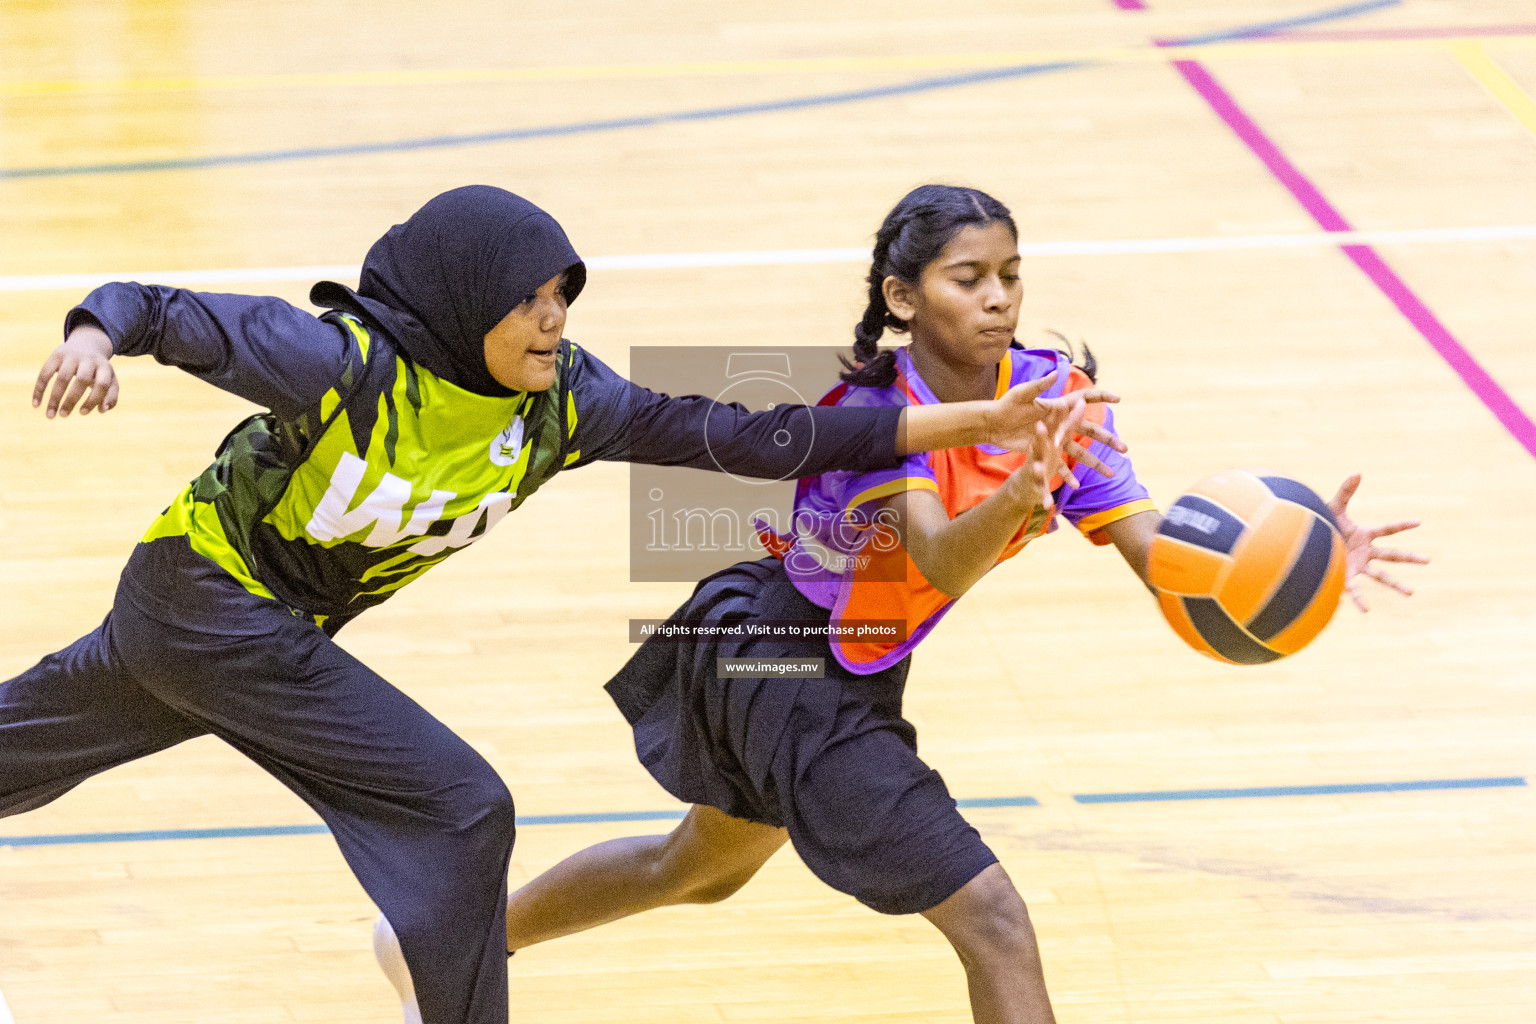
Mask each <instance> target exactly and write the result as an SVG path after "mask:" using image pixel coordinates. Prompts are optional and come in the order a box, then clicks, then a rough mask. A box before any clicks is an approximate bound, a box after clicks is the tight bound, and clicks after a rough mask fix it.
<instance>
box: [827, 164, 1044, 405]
mask: <svg viewBox="0 0 1536 1024" xmlns="http://www.w3.org/2000/svg"><path fill="white" fill-rule="evenodd" d="M998 221H1001V222H1002V223H1004V224H1006V225H1008V230H1009V232H1010V233H1012V235H1013V237H1014V239H1015V240H1017V239H1018V237H1019V229H1018V228H1017V227H1016V226H1015V225H1014V223H1013V214H1011V213H1009V212H1008V207H1006V206H1004V205H1003V204H1002V203H1000V202H998V201H997V200H996V199H993V198H992V197H991V196H989V195H987V194H986V193H985V192H980V191H977V190H976V189H974V188H961V187H959V186H956V185H920V186H918V187H917V188H915V189H913V190H912V191H911V192H908V193H907V194H906V195H905V196H903V197H902V200H901V202H899V203H897V204H896V206H895V208H894V209H892V210H891V212H890V213H888V214H886V215H885V223H883V224H881V225H880V231H879V232H878V233H877V234H876V235H875V251H874V255H873V259H872V260H871V263H870V268H869V278H868V280H869V305H868V306H866V307H865V309H864V316H863V317H862V318H861V319H860V320H859V322H858V323H857V324H855V325H854V328H853V339H854V341H853V358H854V362H849V361H848V360H847V359H842V363H843V366H844V367H846V370H845V371H844V372H843V373H842V374H841V376H842V379H843V380H845V381H847V382H848V383H849V384H855V385H858V386H860V387H869V388H888V387H890V386H891V385H892V384H894V383H895V382H896V353H895V352H894V351H892V350H890V349H886V350H885V351H883V352H882V351H881V350H880V337H881V335H883V334H884V333H885V332H886V331H887V330H891V331H895V332H897V333H901V332H903V331H905V330H906V329H907V322H906V321H905V320H900V319H898V318H897V317H896V315H895V314H893V313H892V312H891V310H890V307H888V306H887V305H886V304H885V290H884V285H885V279H886V278H887V277H896V278H899V279H900V280H902V281H905V282H907V283H908V284H911V285H915V284H917V282H918V279H919V278H921V277H922V274H923V268H924V267H926V266H927V265H928V264H930V263H932V262H933V261H934V260H935V259H937V258H938V256H939V253H941V252H943V251H944V247H945V246H946V245H948V244H949V243H950V241H951V240H953V239H954V237H955V236H956V235H957V234H959V233H960V230H961V229H962V228H966V227H970V226H971V225H977V226H984V225H987V224H992V223H995V222H998ZM839 358H842V357H839Z"/></svg>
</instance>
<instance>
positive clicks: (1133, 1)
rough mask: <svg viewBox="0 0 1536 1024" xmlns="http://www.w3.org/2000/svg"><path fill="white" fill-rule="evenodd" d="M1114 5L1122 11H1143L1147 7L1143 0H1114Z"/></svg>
mask: <svg viewBox="0 0 1536 1024" xmlns="http://www.w3.org/2000/svg"><path fill="white" fill-rule="evenodd" d="M1115 6H1116V7H1118V8H1120V9H1121V10H1122V11H1144V10H1146V9H1147V5H1146V3H1145V0H1115Z"/></svg>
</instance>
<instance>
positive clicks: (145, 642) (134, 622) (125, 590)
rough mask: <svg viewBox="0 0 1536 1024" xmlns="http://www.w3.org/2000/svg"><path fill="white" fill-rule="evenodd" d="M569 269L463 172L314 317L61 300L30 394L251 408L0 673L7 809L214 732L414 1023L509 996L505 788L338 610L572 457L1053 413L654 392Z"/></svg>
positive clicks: (911, 444)
mask: <svg viewBox="0 0 1536 1024" xmlns="http://www.w3.org/2000/svg"><path fill="white" fill-rule="evenodd" d="M585 279H586V268H585V266H584V265H583V264H582V262H581V260H580V258H579V257H578V256H577V255H576V253H575V251H574V250H573V249H572V247H571V245H570V242H569V241H568V240H567V239H566V236H565V233H564V232H563V231H562V230H561V229H560V226H559V225H558V224H557V223H556V222H555V221H554V219H553V218H551V217H550V216H549V215H548V214H547V213H545V212H544V211H542V210H540V209H539V208H538V207H536V206H534V205H533V204H532V203H529V202H528V201H527V200H524V199H520V198H519V197H517V196H514V195H512V194H511V193H508V192H505V191H502V190H500V189H496V188H491V187H488V186H472V187H468V188H461V189H455V190H453V191H451V192H448V193H445V194H443V195H441V196H438V197H437V198H435V199H433V200H432V201H431V202H429V203H428V204H427V205H426V206H424V207H423V208H422V209H421V210H420V211H418V212H417V213H416V214H415V215H414V216H412V217H411V218H410V219H409V220H408V221H406V222H405V223H404V224H400V225H397V226H395V227H394V228H391V229H390V231H389V232H388V233H387V234H385V236H384V237H383V238H381V239H380V240H379V241H378V242H377V243H376V244H375V245H374V246H373V248H372V249H371V250H370V251H369V253H368V257H367V260H366V261H365V263H364V267H363V273H362V279H361V283H360V286H359V288H358V290H357V291H355V292H354V291H352V290H351V289H348V288H345V287H343V286H341V285H338V284H334V283H331V282H322V283H321V284H318V285H316V286H315V288H314V290H313V292H312V293H311V299H312V300H313V301H314V302H315V303H316V304H317V305H321V306H325V307H328V312H326V313H324V314H323V315H322V316H320V317H318V318H316V317H315V316H312V315H311V314H309V313H307V312H305V311H303V310H300V309H298V308H296V307H294V306H291V305H289V304H288V303H286V302H284V301H282V300H280V299H276V298H261V297H253V296H243V295H215V294H203V293H196V292H189V291H183V290H179V289H172V288H164V287H149V286H143V285H138V284H124V283H118V284H109V285H106V286H104V287H102V288H98V289H97V290H96V291H94V292H92V293H91V294H90V295H89V296H88V297H87V298H86V299H85V301H84V302H83V303H81V304H80V305H79V306H77V307H75V308H74V309H73V310H71V311H70V313H69V315H68V317H67V318H66V321H65V335H66V340H65V342H64V344H63V345H61V346H60V347H59V348H58V349H56V350H55V351H54V352H53V354H52V355H50V356H49V357H48V359H47V361H46V362H45V363H44V365H43V368H42V371H41V373H40V374H39V376H38V380H37V385H36V388H35V390H34V393H33V404H34V405H41V404H43V402H44V400H45V398H46V400H47V401H46V404H47V415H48V416H49V417H50V418H51V417H53V416H54V415H56V414H61V415H65V416H67V415H69V414H70V412H71V410H73V409H74V408H76V407H77V405H78V408H79V411H80V412H81V414H82V415H84V414H87V413H89V412H91V411H92V410H100V411H102V412H106V411H108V410H110V409H112V408H113V407H114V406H115V405H116V403H117V394H118V385H117V381H116V377H115V375H114V373H113V370H112V366H111V362H110V360H111V358H112V356H114V355H142V354H151V355H153V356H154V357H155V358H156V359H157V360H159V361H160V362H162V363H168V364H170V365H173V366H179V367H181V368H182V369H184V370H186V371H188V372H189V373H192V374H193V375H195V376H197V377H200V378H202V379H203V380H206V381H208V382H209V383H211V384H214V385H216V386H218V387H220V388H223V389H225V390H227V391H230V392H233V393H234V394H237V395H240V396H242V397H244V398H247V399H249V400H250V401H252V402H255V403H256V404H258V405H260V406H262V407H263V409H264V410H265V411H263V412H260V413H257V414H256V415H254V416H251V417H250V418H248V419H247V420H245V421H244V422H242V423H240V424H239V425H237V426H236V427H235V429H234V430H232V431H231V432H230V434H229V436H228V437H227V438H226V439H225V441H224V443H223V444H222V445H221V446H220V448H219V450H218V452H217V454H216V457H215V460H214V462H213V464H212V465H211V466H209V467H208V469H207V470H206V471H205V472H203V474H202V475H201V476H199V477H198V478H197V479H196V480H194V481H193V482H192V483H191V484H189V485H188V486H187V487H186V488H185V489H184V490H183V491H182V492H181V493H180V494H179V495H178V496H177V497H176V498H175V500H174V501H173V502H172V503H171V505H170V506H169V507H168V508H167V509H166V511H165V512H164V513H163V514H162V515H161V516H160V517H159V519H157V520H156V521H155V522H154V524H152V525H151V527H150V528H149V530H148V532H147V533H146V534H145V535H144V539H143V541H142V542H141V543H140V544H139V545H138V546H137V547H136V548H135V550H134V552H133V554H132V555H131V556H130V558H129V560H128V565H127V567H126V568H125V570H124V572H123V575H122V578H121V582H120V584H119V587H118V591H117V596H116V599H115V601H114V603H113V606H112V609H111V611H110V612H109V613H108V615H107V617H106V619H105V620H104V621H103V622H102V624H101V625H100V626H99V627H98V628H97V629H95V630H94V631H92V632H91V633H90V634H88V635H87V636H85V637H83V638H81V639H80V640H78V641H76V642H75V643H74V644H72V645H70V646H69V647H67V648H65V649H64V650H62V651H59V652H58V653H56V654H51V655H49V656H48V657H46V658H44V659H43V660H42V661H41V662H39V663H38V664H37V665H36V666H34V667H33V668H31V669H29V670H28V671H26V672H23V673H22V674H21V675H19V676H17V677H16V678H14V679H12V680H10V681H8V682H6V683H3V684H0V815H7V814H16V813H20V812H22V811H26V810H30V809H32V808H35V807H40V806H42V805H43V804H46V803H48V802H49V801H51V800H53V799H55V798H56V797H58V796H60V795H62V794H63V793H65V792H67V791H68V790H69V789H71V788H72V787H74V786H75V785H77V784H79V783H80V782H82V781H84V780H85V779H87V778H89V777H90V776H92V775H94V774H96V773H98V772H101V771H104V770H106V769H107V768H111V767H113V766H114V765H118V764H122V763H124V762H126V761H129V760H132V759H135V758H138V757H142V756H144V755H145V754H149V753H153V752H154V751H157V750H161V749H164V748H166V747H169V746H172V745H174V744H176V743H180V742H181V741H183V740H186V739H189V738H191V737H194V736H199V735H202V734H204V733H213V734H214V735H217V736H219V737H220V738H222V739H224V740H226V741H227V742H229V743H230V744H231V745H233V746H234V747H236V748H237V749H239V750H240V751H241V752H243V753H245V754H246V755H247V756H249V757H250V758H251V759H252V760H254V761H255V762H256V763H257V764H259V765H261V766H262V767H263V768H265V769H266V770H267V771H268V772H270V773H271V774H273V775H274V776H276V777H277V778H278V779H279V780H281V781H282V782H283V783H284V784H285V785H287V786H288V787H289V788H290V789H292V790H293V791H294V792H295V793H297V794H298V795H299V796H300V797H301V798H303V799H304V800H305V801H306V802H307V803H309V805H310V806H311V807H313V808H314V809H315V811H316V812H317V813H318V814H319V815H320V816H321V817H322V818H323V819H324V820H325V822H326V824H327V825H328V826H329V827H330V830H331V832H332V833H333V834H334V835H335V837H336V841H337V843H338V844H339V845H340V847H341V850H342V853H343V855H344V856H345V857H346V859H347V862H348V864H349V865H350V866H351V867H352V869H353V871H354V872H355V873H356V875H357V877H358V879H359V881H360V882H361V883H362V885H363V887H364V888H365V889H366V890H367V892H368V894H369V895H370V896H371V897H372V898H373V900H374V902H375V903H377V904H378V906H379V908H380V909H381V910H382V911H383V913H384V914H385V916H386V917H387V918H388V920H389V921H390V922H391V924H392V925H393V926H394V930H395V931H396V933H397V934H398V935H399V937H400V943H401V946H402V948H403V950H404V955H405V959H406V961H407V963H408V964H409V966H410V973H411V975H412V976H414V977H415V978H417V979H418V980H419V982H418V985H417V988H416V992H417V997H418V1001H419V1006H420V1010H421V1016H422V1019H423V1020H424V1021H426V1022H428V1024H458V1022H476V1024H482V1022H483V1024H500V1022H503V1021H505V1020H506V1019H507V974H506V963H505V948H504V946H503V944H502V940H503V937H504V934H505V926H504V907H505V903H506V877H507V862H508V858H509V856H510V853H511V848H512V839H513V823H514V816H513V810H512V799H511V796H510V794H509V793H508V792H507V789H506V787H505V786H504V785H503V784H502V782H501V780H500V779H499V778H498V777H497V776H496V773H495V772H494V771H493V770H492V769H491V767H490V766H489V765H488V764H487V763H486V762H485V761H484V760H483V759H482V758H481V757H480V756H479V755H478V754H476V753H475V752H474V751H473V750H472V749H471V748H470V747H469V746H468V744H466V743H465V742H464V741H463V740H461V739H460V738H459V737H458V736H456V735H454V734H453V733H452V732H451V731H449V729H448V728H447V727H446V726H444V725H443V724H442V723H440V722H438V721H437V720H436V719H434V718H433V717H432V716H431V715H429V714H428V713H427V712H426V711H424V710H423V709H422V708H421V707H419V706H418V705H417V704H416V703H415V702H414V701H412V700H411V699H410V698H409V697H407V696H405V695H404V694H403V693H401V692H400V691H399V690H397V689H395V688H394V687H393V686H391V685H390V684H389V683H388V682H386V681H385V680H384V679H383V678H381V677H380V676H378V675H377V674H376V673H374V672H373V671H371V670H370V669H369V668H368V667H367V666H365V665H363V664H362V663H360V662H359V661H357V660H356V659H355V658H353V657H352V656H351V655H349V654H348V653H347V652H346V651H344V650H342V649H341V648H340V647H338V646H337V645H336V644H335V643H334V641H333V640H332V637H334V635H335V634H336V631H337V630H339V629H340V628H341V627H342V626H343V625H344V624H345V623H346V622H347V621H349V620H350V619H351V618H352V617H353V616H355V615H357V614H358V613H359V612H361V611H363V610H364V609H366V608H369V607H371V606H373V605H376V604H378V603H380V602H382V601H384V600H386V599H387V598H388V597H389V596H390V595H391V594H392V593H394V592H395V591H396V590H398V589H399V588H400V587H402V586H404V585H405V584H406V583H409V582H410V581H411V580H413V579H415V578H416V577H418V576H420V575H421V574H422V573H423V572H425V571H427V570H428V569H429V568H431V567H432V566H433V565H435V564H437V563H438V562H440V561H442V560H443V559H444V558H446V557H447V556H448V555H449V554H452V553H453V552H454V551H456V550H458V549H460V548H463V547H466V546H468V545H469V544H471V543H473V542H474V541H475V540H477V539H478V538H479V537H480V536H483V535H484V533H485V531H486V530H488V529H490V527H492V526H494V525H495V524H496V523H497V522H498V521H499V520H500V519H501V518H502V517H504V516H505V515H506V514H507V513H508V512H510V511H511V510H512V509H514V508H516V507H517V506H518V505H519V504H521V503H522V502H523V501H525V500H527V498H528V496H529V495H531V494H532V493H533V492H534V491H536V490H537V489H538V487H539V486H540V485H542V484H543V483H544V482H545V481H547V480H549V479H550V478H551V477H553V476H554V475H555V474H556V473H558V472H560V471H562V470H564V469H569V468H573V467H576V466H581V465H585V464H587V463H589V462H593V461H597V460H602V459H620V460H629V461H637V462H651V463H661V464H669V465H685V466H695V467H698V468H702V469H720V470H725V471H729V472H732V473H736V474H740V475H753V476H762V477H767V478H776V477H781V476H785V475H787V474H789V473H790V472H793V471H796V468H797V467H799V471H800V472H803V473H820V472H823V471H827V470H832V469H855V470H872V469H876V468H881V467H886V466H895V465H897V464H898V463H899V461H900V458H901V456H902V455H903V454H904V453H905V452H906V451H908V450H917V449H918V448H930V447H950V446H954V445H968V444H974V443H978V442H994V443H1001V444H1008V445H1012V446H1022V445H1023V444H1025V443H1027V437H1028V435H1029V432H1030V430H1031V429H1032V428H1033V424H1034V423H1035V421H1036V420H1037V419H1039V418H1040V416H1041V415H1042V414H1043V413H1044V411H1045V406H1044V405H1042V404H1041V403H1037V402H1035V401H1034V394H1030V393H1023V392H1019V393H1010V394H1009V395H1008V396H1005V397H1004V398H1002V399H998V400H997V401H995V402H976V403H971V404H970V407H969V408H960V407H958V406H953V405H946V406H944V407H943V408H942V409H939V408H935V409H933V410H928V409H911V410H902V409H872V410H863V409H824V410H821V409H818V410H816V411H815V417H816V419H815V424H816V429H815V430H814V431H812V430H810V429H808V420H809V417H810V416H811V415H812V411H811V410H809V409H806V408H804V407H799V406H780V407H779V408H776V409H774V410H772V411H771V412H764V413H749V412H747V411H746V410H745V409H742V408H740V407H735V406H716V405H715V403H712V402H711V401H709V400H708V399H705V398H699V397H689V398H670V397H668V396H666V395H661V394H657V393H654V392H651V391H648V390H646V389H644V388H640V387H637V386H635V385H633V384H631V383H629V382H628V381H625V380H623V379H622V378H620V377H618V376H617V375H616V374H614V373H613V371H612V370H610V369H609V368H608V367H606V366H605V365H603V364H602V363H601V362H599V361H598V360H597V359H595V358H593V357H592V356H591V355H590V354H589V353H587V352H585V351H584V350H582V349H580V348H579V347H577V346H576V345H573V344H571V343H570V342H568V341H565V340H563V339H562V337H561V334H562V330H563V328H564V324H565V311H566V306H567V305H568V304H569V303H570V302H571V301H572V300H574V299H575V298H576V296H577V295H578V294H580V292H581V289H582V285H583V284H584V283H585ZM50 381H53V387H52V390H51V392H50V391H49V387H48V385H49V382H50ZM712 408H713V409H714V410H715V412H714V415H713V416H711V415H710V412H711V409H712ZM930 412H932V413H938V414H940V415H929V413H930ZM706 423H707V426H706ZM706 431H707V435H708V436H706ZM786 431H787V433H788V435H789V436H790V437H791V438H794V439H796V440H795V441H793V442H792V443H790V444H788V445H783V446H781V445H779V444H776V443H774V442H773V441H772V440H771V439H772V438H773V437H774V435H775V433H778V434H779V436H780V439H782V437H783V436H784V432H786ZM802 463H803V466H802V465H801V464H802ZM445 667H451V666H445Z"/></svg>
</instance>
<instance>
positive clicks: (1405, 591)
mask: <svg viewBox="0 0 1536 1024" xmlns="http://www.w3.org/2000/svg"><path fill="white" fill-rule="evenodd" d="M1364 574H1365V575H1366V576H1369V577H1370V578H1371V579H1373V580H1375V581H1376V582H1377V583H1380V584H1381V585H1382V586H1384V587H1390V588H1391V589H1393V590H1395V591H1397V592H1398V593H1399V594H1402V595H1403V596H1404V597H1412V596H1413V588H1412V587H1407V586H1404V585H1403V584H1401V583H1399V582H1397V580H1395V579H1393V578H1392V577H1391V576H1388V575H1387V574H1386V573H1384V572H1382V571H1381V570H1380V569H1372V568H1370V567H1367V568H1366V570H1365V573H1364Z"/></svg>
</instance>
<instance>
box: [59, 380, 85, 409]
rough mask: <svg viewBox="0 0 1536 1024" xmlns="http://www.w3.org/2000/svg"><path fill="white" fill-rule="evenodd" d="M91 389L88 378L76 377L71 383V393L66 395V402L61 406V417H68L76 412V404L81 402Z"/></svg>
mask: <svg viewBox="0 0 1536 1024" xmlns="http://www.w3.org/2000/svg"><path fill="white" fill-rule="evenodd" d="M90 389H91V382H90V379H89V378H86V377H75V378H74V379H73V380H71V381H70V382H69V391H68V392H66V393H65V395H64V402H63V404H62V405H60V406H59V415H60V416H68V415H69V414H70V413H72V412H74V411H75V403H76V402H78V401H80V396H81V395H83V394H85V393H86V392H87V391H89V390H90Z"/></svg>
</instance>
